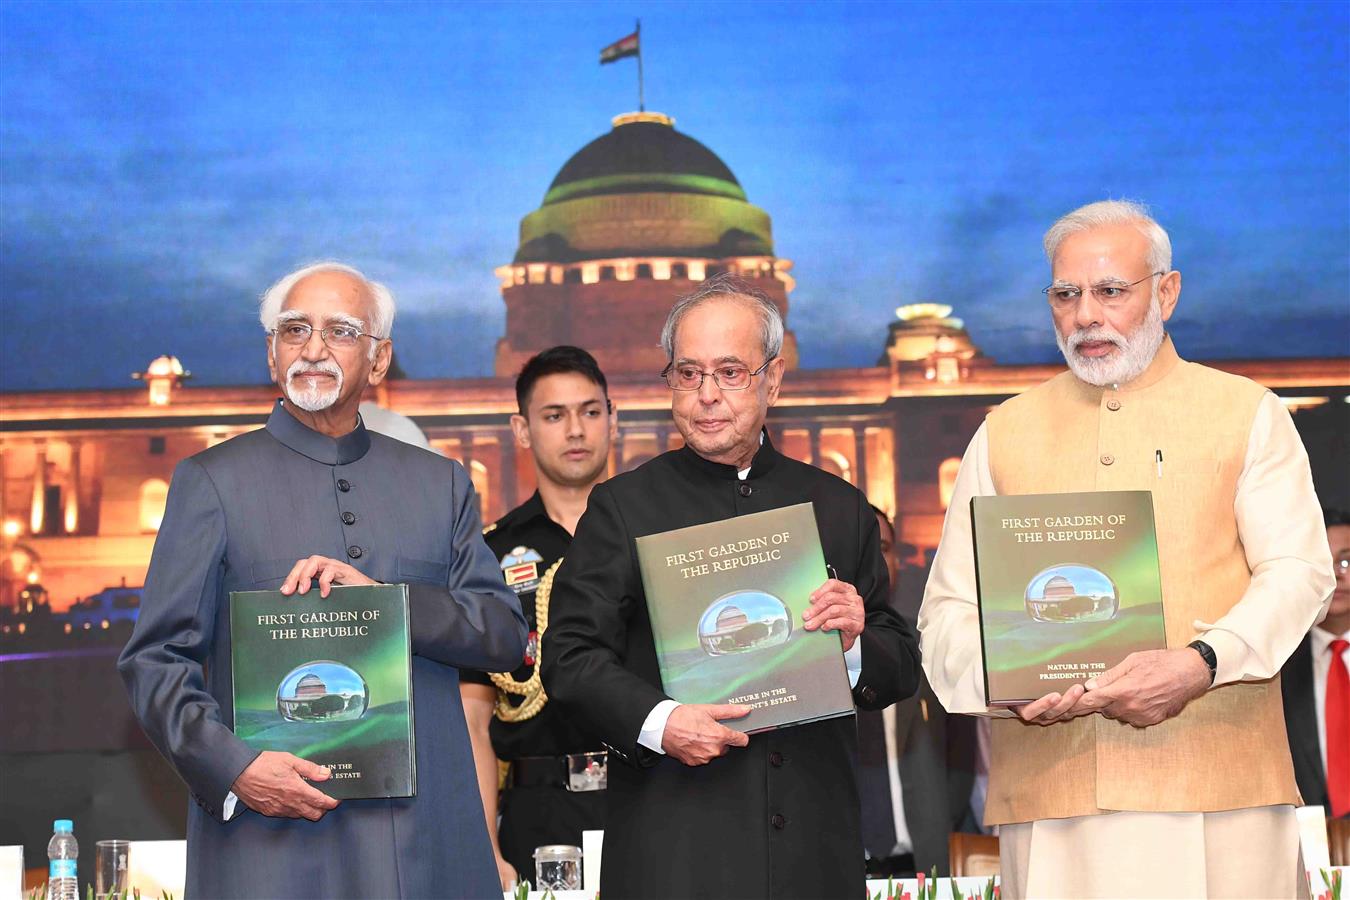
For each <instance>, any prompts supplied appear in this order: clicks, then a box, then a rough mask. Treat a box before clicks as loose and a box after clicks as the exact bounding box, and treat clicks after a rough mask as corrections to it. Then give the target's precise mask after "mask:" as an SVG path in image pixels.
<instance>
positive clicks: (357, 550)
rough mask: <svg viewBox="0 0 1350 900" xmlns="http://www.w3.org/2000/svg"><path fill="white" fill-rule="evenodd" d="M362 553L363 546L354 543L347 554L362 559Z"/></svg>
mask: <svg viewBox="0 0 1350 900" xmlns="http://www.w3.org/2000/svg"><path fill="white" fill-rule="evenodd" d="M361 553H362V551H361V548H360V547H358V546H356V545H355V544H352V545H351V546H350V547H348V548H347V555H348V556H350V557H351V558H352V559H360V558H361Z"/></svg>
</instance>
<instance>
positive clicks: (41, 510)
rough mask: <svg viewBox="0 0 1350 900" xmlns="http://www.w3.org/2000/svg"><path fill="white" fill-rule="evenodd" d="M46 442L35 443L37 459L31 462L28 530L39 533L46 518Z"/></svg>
mask: <svg viewBox="0 0 1350 900" xmlns="http://www.w3.org/2000/svg"><path fill="white" fill-rule="evenodd" d="M46 505H47V442H46V441H39V442H38V444H37V459H36V461H35V462H34V464H33V502H32V505H31V508H30V510H29V518H28V524H29V530H30V531H31V532H32V533H33V534H40V533H41V532H42V526H43V524H45V522H46V520H47V516H46V513H47V510H46Z"/></svg>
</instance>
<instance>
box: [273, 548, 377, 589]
mask: <svg viewBox="0 0 1350 900" xmlns="http://www.w3.org/2000/svg"><path fill="white" fill-rule="evenodd" d="M316 578H317V579H319V596H320V597H322V598H323V599H325V600H327V599H328V592H329V591H330V590H332V588H333V585H335V584H336V585H356V584H379V582H378V581H376V580H374V579H373V578H371V577H369V576H368V575H366V573H364V572H362V571H361V570H360V569H357V568H354V567H353V566H350V565H348V564H347V563H345V562H343V561H342V560H340V559H330V558H329V557H327V556H308V557H305V558H304V559H301V560H297V561H296V563H295V565H294V566H292V567H291V571H290V574H289V575H287V576H286V580H285V581H283V582H282V583H281V589H280V590H281V593H283V594H285V595H286V596H288V597H289V596H290V595H291V594H295V593H300V594H306V593H308V592H309V589H310V587H311V586H312V584H313V581H314V579H316Z"/></svg>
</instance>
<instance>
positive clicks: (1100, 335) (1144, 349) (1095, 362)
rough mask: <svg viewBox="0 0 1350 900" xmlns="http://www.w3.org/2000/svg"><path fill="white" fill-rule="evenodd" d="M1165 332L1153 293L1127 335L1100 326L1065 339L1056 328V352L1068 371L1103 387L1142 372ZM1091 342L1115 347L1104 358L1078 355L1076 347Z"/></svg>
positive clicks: (1156, 350)
mask: <svg viewBox="0 0 1350 900" xmlns="http://www.w3.org/2000/svg"><path fill="white" fill-rule="evenodd" d="M1164 335H1165V332H1164V330H1163V319H1162V307H1161V306H1160V305H1159V304H1158V297H1157V295H1156V294H1155V295H1154V296H1153V299H1152V301H1151V302H1150V303H1149V306H1148V314H1147V315H1145V316H1144V321H1142V322H1140V323H1139V327H1138V328H1136V329H1135V330H1134V332H1133V333H1131V334H1130V335H1129V336H1128V337H1126V336H1125V335H1123V334H1121V333H1120V332H1118V331H1116V330H1115V329H1114V328H1108V327H1106V326H1105V325H1102V326H1099V327H1097V328H1088V329H1086V330H1079V331H1075V332H1074V333H1073V334H1071V335H1069V337H1068V340H1065V338H1064V336H1063V335H1062V334H1060V333H1059V330H1058V329H1056V330H1055V343H1057V344H1059V352H1060V353H1063V354H1064V361H1065V362H1066V363H1068V364H1069V371H1070V372H1073V374H1074V375H1076V376H1077V377H1078V378H1079V379H1080V380H1082V381H1086V382H1087V383H1088V384H1095V385H1097V386H1098V387H1105V386H1106V385H1109V384H1129V383H1130V382H1131V381H1134V380H1135V379H1136V378H1138V377H1139V376H1140V375H1143V374H1144V370H1145V369H1147V368H1148V367H1149V363H1151V362H1153V357H1154V356H1156V355H1157V353H1158V348H1159V347H1161V346H1162V342H1163V337H1164ZM1092 341H1108V342H1110V343H1112V344H1115V345H1116V347H1117V350H1116V352H1115V353H1112V354H1111V355H1109V356H1103V357H1096V358H1090V357H1086V356H1080V355H1079V354H1078V352H1077V350H1078V347H1079V346H1080V345H1082V344H1084V343H1088V342H1092Z"/></svg>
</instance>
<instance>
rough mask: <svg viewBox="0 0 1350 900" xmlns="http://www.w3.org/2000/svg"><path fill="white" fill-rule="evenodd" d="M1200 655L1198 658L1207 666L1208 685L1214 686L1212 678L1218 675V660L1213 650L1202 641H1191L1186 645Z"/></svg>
mask: <svg viewBox="0 0 1350 900" xmlns="http://www.w3.org/2000/svg"><path fill="white" fill-rule="evenodd" d="M1186 646H1187V647H1190V648H1191V649H1192V650H1194V651H1195V652H1196V653H1199V654H1200V658H1201V659H1203V660H1204V661H1205V665H1207V666H1209V683H1210V684H1211V685H1212V684H1214V678H1215V676H1216V675H1218V674H1219V658H1218V656H1216V655H1215V654H1214V648H1213V647H1211V646H1210V645H1209V644H1206V643H1205V642H1204V641H1191V642H1190V643H1189V644H1187V645H1186Z"/></svg>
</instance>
